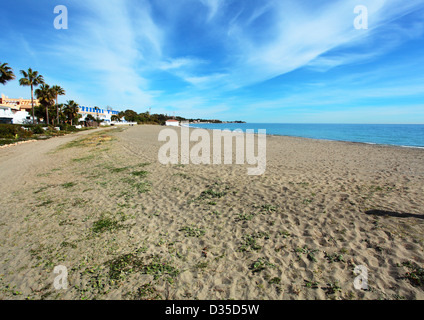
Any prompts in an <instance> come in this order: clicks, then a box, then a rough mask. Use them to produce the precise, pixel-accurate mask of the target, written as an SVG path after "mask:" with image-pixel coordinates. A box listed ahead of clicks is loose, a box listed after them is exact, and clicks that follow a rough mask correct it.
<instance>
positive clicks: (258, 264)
mask: <svg viewBox="0 0 424 320" xmlns="http://www.w3.org/2000/svg"><path fill="white" fill-rule="evenodd" d="M267 267H270V268H275V265H274V264H272V263H270V262H269V261H268V260H267V259H265V258H259V259H258V260H256V261H255V262H253V263H252V264H251V265H250V267H249V269H250V270H252V272H253V273H257V272H261V271H263V270H265V269H266V268H267Z"/></svg>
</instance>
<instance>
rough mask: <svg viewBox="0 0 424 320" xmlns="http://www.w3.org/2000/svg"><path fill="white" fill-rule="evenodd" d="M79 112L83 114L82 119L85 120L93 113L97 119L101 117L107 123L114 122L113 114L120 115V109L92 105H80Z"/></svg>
mask: <svg viewBox="0 0 424 320" xmlns="http://www.w3.org/2000/svg"><path fill="white" fill-rule="evenodd" d="M78 108H79V110H78V113H79V114H80V115H81V119H80V121H81V122H83V121H85V118H86V117H87V116H88V115H89V114H91V115H92V116H93V117H94V118H95V119H97V118H99V119H100V120H103V121H104V122H105V123H111V122H112V116H113V115H116V116H117V115H118V113H119V111H114V110H105V109H100V108H91V107H83V106H80V107H78Z"/></svg>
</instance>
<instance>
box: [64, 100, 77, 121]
mask: <svg viewBox="0 0 424 320" xmlns="http://www.w3.org/2000/svg"><path fill="white" fill-rule="evenodd" d="M64 112H65V114H66V116H67V118H68V119H70V120H71V125H73V120H74V119H75V118H77V116H78V103H76V102H75V101H74V100H69V101H67V103H66V104H65V110H64Z"/></svg>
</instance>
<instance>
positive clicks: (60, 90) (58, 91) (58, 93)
mask: <svg viewBox="0 0 424 320" xmlns="http://www.w3.org/2000/svg"><path fill="white" fill-rule="evenodd" d="M52 90H53V91H54V93H55V96H56V121H57V124H59V104H58V102H57V98H58V96H64V95H65V93H66V92H65V89H63V88H62V87H60V86H53V87H52Z"/></svg>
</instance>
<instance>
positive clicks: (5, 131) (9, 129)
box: [0, 124, 32, 139]
mask: <svg viewBox="0 0 424 320" xmlns="http://www.w3.org/2000/svg"><path fill="white" fill-rule="evenodd" d="M31 135H32V132H31V131H29V130H28V131H27V130H25V129H23V128H22V126H20V125H16V124H0V138H4V139H17V138H28V137H31Z"/></svg>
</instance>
